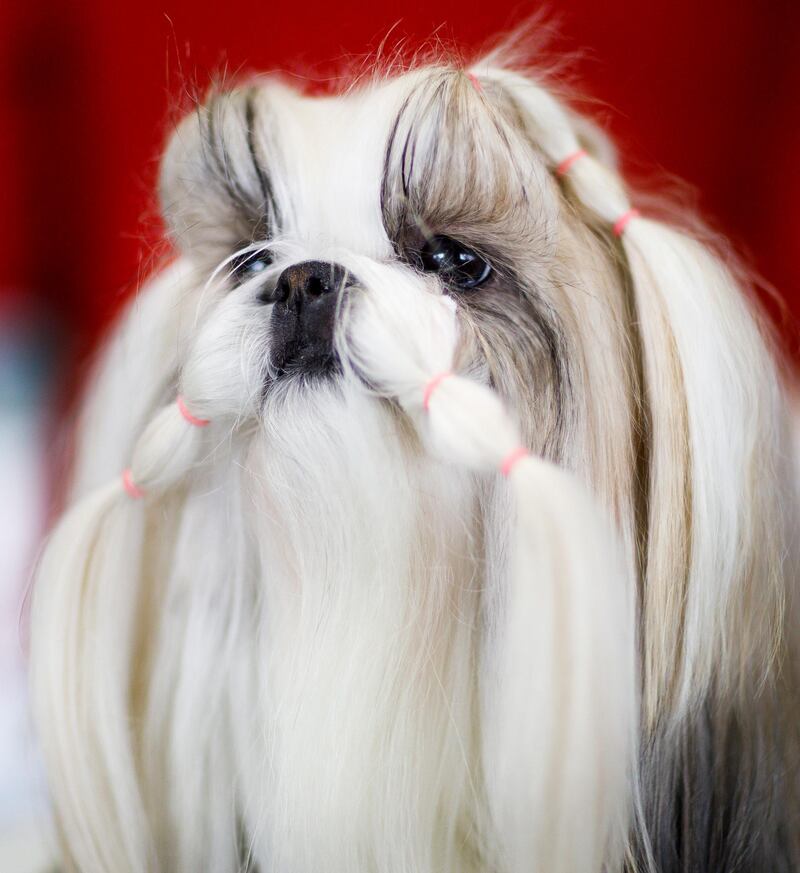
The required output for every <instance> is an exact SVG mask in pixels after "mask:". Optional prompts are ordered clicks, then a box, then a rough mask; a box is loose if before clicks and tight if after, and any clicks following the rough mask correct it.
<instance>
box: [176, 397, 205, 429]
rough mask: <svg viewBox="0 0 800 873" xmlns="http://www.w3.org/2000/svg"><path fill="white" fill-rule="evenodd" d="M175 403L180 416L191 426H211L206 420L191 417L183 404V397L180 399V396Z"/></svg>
mask: <svg viewBox="0 0 800 873" xmlns="http://www.w3.org/2000/svg"><path fill="white" fill-rule="evenodd" d="M175 402H176V403H177V404H178V409H179V410H180V413H181V415H182V416H183V417H184V418H185V419H186V421H188V422H189V424H192V425H194V426H195V427H205V426H206V425H207V424H211V421H210V419H208V418H197V417H196V416H194V415H192V413H191V412H189V410H188V409H187V408H186V404H185V403H184V402H183V397H181V395H180V394H179V395H178V398H177V400H176V401H175Z"/></svg>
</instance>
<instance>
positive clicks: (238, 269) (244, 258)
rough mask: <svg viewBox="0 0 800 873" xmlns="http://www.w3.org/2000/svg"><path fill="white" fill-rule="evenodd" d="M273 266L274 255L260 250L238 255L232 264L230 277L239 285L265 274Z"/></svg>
mask: <svg viewBox="0 0 800 873" xmlns="http://www.w3.org/2000/svg"><path fill="white" fill-rule="evenodd" d="M270 264H272V255H271V254H270V253H269V252H266V251H263V250H260V251H255V252H246V253H245V254H243V255H238V256H237V257H235V258H234V259H233V261H232V262H231V267H230V275H231V278H232V279H233V281H234V282H235V283H236V284H237V285H241V284H242V283H243V282H247V280H248V279H252V278H253V277H254V276H257V275H258V274H259V273H263V272H264V271H265V270H266V269H267V268H268V267H269V266H270Z"/></svg>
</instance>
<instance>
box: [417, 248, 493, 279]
mask: <svg viewBox="0 0 800 873" xmlns="http://www.w3.org/2000/svg"><path fill="white" fill-rule="evenodd" d="M417 260H418V263H419V266H420V267H421V268H422V269H423V270H425V272H426V273H438V274H439V275H440V276H441V278H442V280H443V281H444V282H445V283H446V284H448V285H454V286H455V287H456V288H463V289H467V290H468V289H470V288H477V287H478V285H482V284H483V283H484V282H485V281H486V280H487V279H488V278H489V276H491V274H492V266H491V264H489V263H488V261H485V260H484V259H483V258H482V257H481V256H480V255H479V254H478V253H477V252H475V251H473V250H472V249H470V248H467V247H466V246H465V245H463V244H462V243H460V242H458V240H454V239H451V238H450V237H449V236H434V237H431V239H429V240H427V241H426V243H425V245H424V246H423V247H422V248H421V249H420V250H419V253H418V255H417Z"/></svg>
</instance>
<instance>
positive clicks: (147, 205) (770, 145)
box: [0, 0, 800, 360]
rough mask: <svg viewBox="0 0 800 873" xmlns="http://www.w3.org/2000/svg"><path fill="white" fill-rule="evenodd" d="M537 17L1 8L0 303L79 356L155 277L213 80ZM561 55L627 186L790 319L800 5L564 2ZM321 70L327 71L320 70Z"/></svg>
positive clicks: (313, 67)
mask: <svg viewBox="0 0 800 873" xmlns="http://www.w3.org/2000/svg"><path fill="white" fill-rule="evenodd" d="M534 9H535V7H534V6H533V5H530V4H523V5H520V4H511V3H507V2H504V0H495V2H492V3H486V2H482V3H477V2H470V0H461V2H454V0H440V2H438V3H433V2H430V0H426V2H420V0H407V2H405V3H404V4H402V5H400V6H396V7H394V8H391V7H386V6H382V5H381V4H379V3H375V2H374V0H373V2H369V0H348V2H340V3H337V4H325V5H321V6H320V7H319V8H314V6H313V5H311V4H309V3H303V4H300V5H294V4H289V3H284V4H281V3H253V2H235V0H234V2H230V3H228V4H219V3H204V2H202V0H192V2H188V0H137V2H135V3H115V2H109V0H81V2H69V0H29V2H23V0H14V2H12V3H9V4H4V5H2V7H1V8H0V65H1V67H0V70H1V72H0V88H2V91H1V92H0V108H1V109H2V112H1V113H0V167H2V178H3V181H2V201H3V206H4V208H3V209H2V211H0V240H2V241H3V242H2V247H3V249H4V250H5V252H6V254H5V255H3V257H2V259H0V288H1V289H2V291H0V293H1V294H2V302H3V303H5V305H6V306H8V305H12V304H13V303H15V302H16V303H19V302H21V301H28V302H29V303H30V302H35V303H36V305H37V307H41V309H42V314H43V315H44V316H45V317H46V318H47V320H48V322H49V323H50V324H53V325H55V326H56V328H57V332H58V334H59V335H60V338H61V340H62V341H64V343H65V345H64V348H66V349H69V350H70V354H69V355H67V357H66V358H64V359H63V360H74V359H75V357H76V355H80V356H82V355H83V353H84V352H85V351H87V350H88V349H89V348H90V347H91V344H92V342H93V340H94V338H96V336H97V334H98V331H99V329H100V328H101V326H102V325H104V324H105V323H106V322H107V320H108V319H109V317H110V316H111V315H112V314H113V313H114V312H115V311H116V310H117V309H118V307H119V305H120V303H121V302H122V300H123V299H124V298H125V296H126V295H127V294H129V293H130V292H131V291H132V290H133V289H134V288H135V287H136V285H137V283H138V282H139V281H140V280H141V278H142V277H143V275H145V274H146V272H147V270H148V269H149V268H150V266H151V265H152V263H153V242H154V240H156V239H157V238H158V233H159V229H158V220H157V217H156V215H155V210H154V198H153V188H154V180H155V172H156V163H157V157H158V153H159V149H160V146H161V144H162V142H163V140H164V137H165V135H166V132H167V126H168V121H169V118H170V111H169V108H170V106H174V105H175V103H176V101H177V100H179V99H180V92H181V88H182V86H183V85H184V84H185V82H186V81H187V80H188V81H195V82H197V83H199V84H200V85H203V84H204V83H206V82H207V80H208V76H209V74H210V73H213V72H216V71H219V70H220V69H221V68H222V67H226V68H227V69H228V71H229V72H235V71H247V70H273V69H286V68H291V69H292V70H300V71H307V72H310V73H311V74H313V73H315V72H316V73H318V74H319V73H322V72H324V71H325V69H326V67H325V66H320V64H321V63H322V62H331V61H332V62H334V64H336V62H339V63H341V60H342V58H343V57H346V56H348V55H350V54H357V55H360V54H362V53H364V52H366V51H367V50H369V49H374V48H375V47H376V46H377V45H378V43H379V42H380V41H381V39H382V38H383V37H384V36H386V34H387V33H388V32H389V30H390V28H392V26H393V25H394V29H393V30H392V35H391V37H390V43H393V42H394V41H396V40H399V39H400V38H402V37H408V38H409V45H410V46H414V45H418V44H419V43H420V42H421V41H423V40H424V39H425V38H426V37H429V36H430V35H431V34H432V33H433V32H434V31H437V30H438V33H439V35H440V36H442V37H443V38H444V39H446V40H453V41H455V42H457V43H458V44H460V45H462V46H463V47H465V48H467V49H469V48H472V47H478V46H480V45H481V44H482V43H483V42H484V41H485V40H486V39H487V37H490V36H491V35H492V34H494V33H496V32H498V31H501V30H503V29H506V28H508V27H510V26H513V25H514V24H516V23H518V22H520V21H521V20H523V19H525V18H527V17H528V16H530V14H531V12H532V11H534ZM551 9H552V11H553V12H554V13H555V15H554V17H555V19H556V20H557V21H558V29H559V34H560V35H559V37H558V38H557V39H556V41H555V43H554V45H553V49H554V50H555V51H556V52H559V51H566V52H571V53H574V52H576V51H577V52H580V53H581V54H580V56H579V57H577V58H576V61H575V65H574V69H575V71H576V72H577V74H578V81H579V82H580V84H581V85H582V87H583V88H584V90H586V91H587V92H588V93H589V94H591V95H593V96H594V97H596V98H599V99H600V100H602V101H603V105H602V106H601V107H600V108H599V114H600V117H601V118H602V120H603V122H604V123H605V124H606V125H607V126H608V128H609V129H610V130H611V132H612V133H613V135H614V136H615V137H616V139H617V141H618V143H619V144H620V147H621V151H622V155H623V159H624V160H625V161H626V162H628V164H629V166H634V167H635V168H638V169H644V170H647V169H652V168H656V169H658V168H663V169H665V170H668V171H670V172H672V173H675V174H676V175H678V176H680V177H682V178H683V179H685V180H687V181H688V182H689V183H690V184H691V185H693V186H695V187H696V188H697V189H699V192H700V195H699V204H700V207H701V209H702V211H703V213H704V214H705V216H706V217H707V218H708V219H710V221H711V223H712V225H713V226H715V227H717V228H719V229H721V230H722V231H723V232H725V233H727V234H728V235H729V236H730V237H731V238H732V239H733V241H734V243H735V244H736V245H737V247H738V248H739V249H740V251H744V253H745V256H746V258H747V260H748V261H749V263H750V265H751V266H752V267H754V268H755V269H756V270H757V271H758V272H759V273H760V274H761V275H762V276H763V277H764V278H765V279H766V280H767V281H768V282H770V283H772V284H774V285H775V286H776V287H777V288H778V290H779V292H780V293H781V294H782V295H783V297H784V298H785V299H786V300H787V301H788V303H789V307H790V310H791V311H792V312H793V313H794V314H795V315H796V314H798V313H800V287H798V278H797V276H798V270H797V266H796V261H797V250H798V242H800V217H799V216H798V211H797V203H798V202H799V201H800V172H799V171H798V166H800V159H799V158H798V155H799V154H800V113H799V112H798V104H797V95H798V94H800V3H798V2H797V0H770V2H769V3H765V2H764V0H704V2H702V3H700V2H698V0H647V2H641V0H639V2H624V0H605V2H604V3H597V2H596V0H563V2H562V3H560V4H559V5H558V6H551ZM327 69H331V67H330V66H328V67H327Z"/></svg>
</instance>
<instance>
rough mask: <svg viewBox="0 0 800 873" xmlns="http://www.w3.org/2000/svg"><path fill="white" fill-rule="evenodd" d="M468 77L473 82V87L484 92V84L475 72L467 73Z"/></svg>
mask: <svg viewBox="0 0 800 873" xmlns="http://www.w3.org/2000/svg"><path fill="white" fill-rule="evenodd" d="M467 78H468V79H469V80H470V82H472V87H473V88H474V89H475V90H476V91H477V92H478V93H479V94H482V93H483V85H481V80H480V79H479V78H478V77H477V76H476V75H475V73H467Z"/></svg>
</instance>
